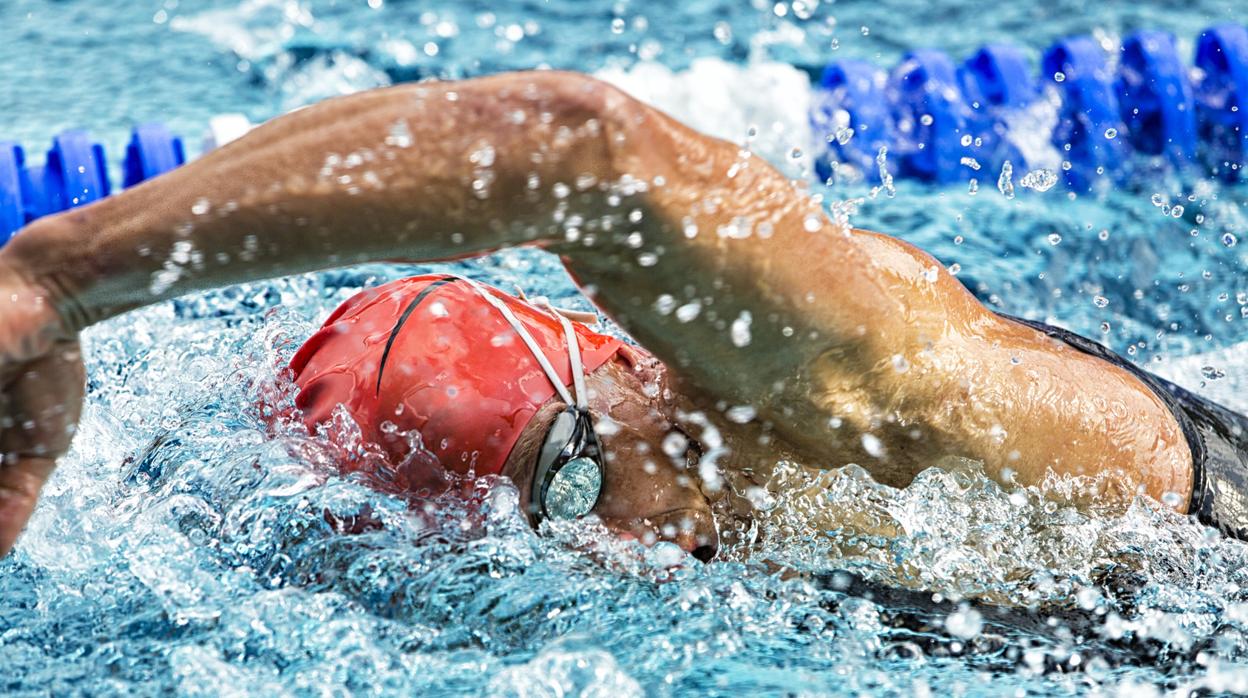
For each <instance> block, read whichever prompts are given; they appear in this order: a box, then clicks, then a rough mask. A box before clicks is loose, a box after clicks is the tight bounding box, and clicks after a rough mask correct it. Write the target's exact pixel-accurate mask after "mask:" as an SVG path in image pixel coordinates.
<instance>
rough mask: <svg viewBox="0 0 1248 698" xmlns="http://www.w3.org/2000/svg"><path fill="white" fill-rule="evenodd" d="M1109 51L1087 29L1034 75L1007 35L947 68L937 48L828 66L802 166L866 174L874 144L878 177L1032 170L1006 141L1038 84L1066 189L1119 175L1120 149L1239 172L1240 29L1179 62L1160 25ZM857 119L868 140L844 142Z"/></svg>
mask: <svg viewBox="0 0 1248 698" xmlns="http://www.w3.org/2000/svg"><path fill="white" fill-rule="evenodd" d="M1118 51H1119V53H1118V55H1117V56H1115V57H1114V58H1115V60H1110V58H1111V57H1110V55H1109V51H1107V50H1106V49H1105V48H1104V47H1103V46H1101V44H1100V43H1098V42H1097V41H1095V40H1093V39H1092V38H1091V37H1087V36H1076V37H1069V38H1066V39H1062V40H1060V41H1058V42H1056V43H1054V44H1053V45H1052V46H1050V47H1049V48H1048V49H1047V50H1046V51H1044V52H1043V54H1042V56H1041V61H1040V79H1039V80H1036V79H1035V78H1034V77H1033V75H1034V74H1033V73H1032V71H1031V70H1030V69H1029V67H1028V62H1027V60H1026V58H1025V55H1024V53H1023V51H1022V50H1021V49H1019V48H1018V47H1015V46H1011V45H1008V44H988V45H986V46H984V47H982V48H980V49H979V50H978V51H976V52H975V53H974V54H972V55H971V56H970V57H968V58H967V59H966V60H965V62H964V63H962V64H961V65H960V66H956V67H955V64H954V62H953V59H951V58H950V57H949V56H947V55H946V54H944V53H941V52H939V51H934V50H928V49H924V50H919V51H912V52H910V53H908V54H906V55H905V57H903V59H902V61H901V63H900V64H899V65H898V66H896V67H895V68H894V69H893V70H892V71H891V72H890V73H888V78H887V80H886V81H884V82H881V78H880V76H881V75H884V73H883V71H881V70H880V69H879V68H878V67H876V66H872V65H870V64H868V63H864V62H862V61H854V60H845V61H835V62H833V63H832V64H830V65H828V66H827V67H826V68H825V69H824V72H823V79H822V81H821V82H820V85H819V87H818V88H817V89H816V90H815V95H814V97H813V99H812V105H813V106H812V112H811V119H810V121H811V125H812V128H813V129H814V132H815V135H816V138H817V139H820V140H821V141H826V142H827V144H828V146H827V148H826V149H824V152H822V153H821V154H819V158H818V159H817V160H816V163H815V168H816V173H817V174H818V175H819V176H820V177H821V178H823V179H825V180H826V179H828V178H832V177H835V176H836V173H837V171H838V169H839V168H841V167H842V166H849V167H850V168H851V169H853V170H855V171H857V172H858V173H861V175H862V176H863V177H865V178H866V179H868V180H870V181H877V182H878V181H879V180H880V176H881V175H880V168H879V166H878V165H877V162H876V157H877V156H878V155H879V153H880V151H881V148H887V153H888V154H889V155H894V154H895V155H896V156H897V157H896V158H895V159H892V160H890V161H889V169H890V172H889V174H891V175H897V176H902V177H912V178H915V179H919V180H922V181H926V182H936V183H948V182H952V181H958V180H963V181H965V180H967V179H972V178H982V177H983V176H985V174H986V173H984V172H978V171H979V170H989V171H998V170H999V169H1000V168H1001V167H1002V166H1003V164H1004V162H1005V161H1006V160H1009V161H1010V162H1011V163H1012V164H1013V166H1014V167H1015V168H1030V167H1033V166H1043V165H1041V164H1040V163H1031V162H1028V160H1027V158H1026V156H1025V154H1024V152H1022V150H1023V149H1022V148H1020V143H1021V142H1022V140H1023V138H1022V136H1023V135H1024V134H1022V133H1021V132H1020V133H1018V134H1013V135H1015V136H1017V137H1011V136H1012V134H1011V132H1010V129H1011V128H1014V127H1015V126H1013V124H1015V123H1016V122H1019V121H1020V120H1019V119H1018V118H1016V116H1017V115H1019V114H1020V113H1021V112H1024V111H1026V110H1028V109H1029V108H1030V107H1031V106H1032V105H1033V104H1035V103H1036V102H1037V101H1038V100H1040V99H1042V98H1043V97H1046V94H1045V93H1046V92H1047V93H1048V95H1051V97H1052V101H1054V102H1055V103H1056V105H1057V120H1056V123H1055V124H1054V126H1053V129H1052V133H1051V139H1050V145H1051V146H1052V148H1053V150H1054V151H1055V152H1056V155H1057V156H1058V157H1059V158H1060V168H1061V171H1062V172H1061V174H1062V175H1063V178H1064V179H1065V181H1066V185H1067V186H1068V187H1069V188H1070V189H1071V190H1072V191H1077V192H1078V191H1087V190H1089V189H1091V188H1092V187H1094V186H1096V185H1097V183H1098V182H1105V183H1108V184H1111V185H1112V184H1113V183H1116V182H1119V181H1121V179H1122V178H1123V177H1124V176H1125V175H1127V174H1129V172H1130V170H1131V166H1132V156H1133V153H1138V154H1140V155H1144V156H1147V157H1150V158H1156V159H1159V161H1161V162H1165V163H1169V164H1170V165H1171V166H1174V167H1176V168H1184V167H1189V166H1191V165H1192V164H1193V163H1202V164H1203V165H1204V166H1205V167H1206V169H1207V170H1208V171H1209V172H1211V173H1212V174H1214V175H1215V176H1218V177H1220V178H1222V179H1223V180H1225V181H1228V182H1236V181H1241V180H1243V179H1245V174H1244V172H1245V168H1248V29H1245V28H1244V27H1243V26H1241V25H1237V24H1222V25H1218V26H1214V27H1210V28H1209V29H1207V30H1205V31H1204V32H1202V33H1201V35H1200V37H1199V38H1198V40H1197V46H1196V55H1195V61H1194V67H1193V68H1190V69H1189V68H1188V67H1187V66H1185V65H1184V64H1183V62H1182V61H1181V60H1180V58H1179V55H1178V51H1177V49H1176V47H1175V40H1174V37H1173V36H1172V35H1170V34H1168V33H1165V32H1160V31H1149V30H1146V31H1139V32H1136V33H1133V34H1130V35H1128V36H1126V37H1124V39H1123V41H1122V45H1121V46H1120V47H1119V49H1118ZM1022 123H1029V122H1027V121H1026V120H1022ZM862 127H865V128H866V132H867V133H870V134H871V135H870V137H869V138H867V139H864V140H858V139H859V138H860V136H861V135H862V132H863V128H862ZM1031 128H1033V129H1034V127H1031ZM848 129H852V131H851V130H848ZM847 136H848V137H847ZM1029 152H1031V151H1029ZM1055 164H1056V163H1055ZM977 172H978V174H977Z"/></svg>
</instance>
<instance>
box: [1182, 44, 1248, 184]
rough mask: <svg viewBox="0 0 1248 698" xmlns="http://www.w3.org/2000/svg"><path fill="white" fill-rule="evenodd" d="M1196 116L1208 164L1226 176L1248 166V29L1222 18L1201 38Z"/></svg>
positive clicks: (1232, 177)
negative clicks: (1227, 22) (1220, 22)
mask: <svg viewBox="0 0 1248 698" xmlns="http://www.w3.org/2000/svg"><path fill="white" fill-rule="evenodd" d="M1196 70H1197V71H1198V75H1199V77H1200V79H1199V80H1197V81H1196V89H1195V99H1196V117H1197V118H1196V121H1197V124H1198V128H1199V132H1200V140H1201V142H1202V143H1204V144H1205V147H1206V149H1207V150H1206V153H1205V164H1206V166H1207V167H1209V168H1210V170H1211V171H1212V172H1213V173H1214V174H1215V175H1217V176H1218V177H1220V178H1221V179H1223V180H1224V181H1228V182H1234V181H1238V180H1241V179H1245V174H1244V170H1245V167H1248V29H1245V28H1244V27H1243V26H1240V25H1236V24H1221V25H1218V26H1216V27H1210V28H1208V29H1206V30H1205V31H1204V32H1202V33H1201V35H1200V38H1199V39H1197V41H1196Z"/></svg>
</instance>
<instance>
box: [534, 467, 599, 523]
mask: <svg viewBox="0 0 1248 698" xmlns="http://www.w3.org/2000/svg"><path fill="white" fill-rule="evenodd" d="M601 492H602V469H601V468H599V467H598V464H597V463H596V462H594V460H593V459H591V458H586V457H584V456H581V457H579V458H573V459H572V460H570V461H568V462H567V463H564V465H563V467H562V468H559V470H558V471H556V472H555V475H554V477H553V478H552V479H551V481H550V485H549V486H547V488H546V501H545V505H546V512H547V513H548V514H549V515H550V516H551V518H554V519H576V518H579V517H582V516H585V515H586V514H588V513H589V512H590V511H591V510H592V509H593V508H594V505H595V504H596V503H597V502H598V495H599V494H601Z"/></svg>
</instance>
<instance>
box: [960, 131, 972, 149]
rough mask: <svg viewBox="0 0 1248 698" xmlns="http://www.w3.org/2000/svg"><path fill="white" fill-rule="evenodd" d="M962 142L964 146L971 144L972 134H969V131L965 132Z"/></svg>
mask: <svg viewBox="0 0 1248 698" xmlns="http://www.w3.org/2000/svg"><path fill="white" fill-rule="evenodd" d="M961 142H962V145H963V147H965V146H969V145H970V144H971V134H969V133H967V134H964V135H963V136H962V141H961Z"/></svg>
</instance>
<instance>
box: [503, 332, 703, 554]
mask: <svg viewBox="0 0 1248 698" xmlns="http://www.w3.org/2000/svg"><path fill="white" fill-rule="evenodd" d="M664 381H665V375H664V369H663V366H662V364H660V363H659V362H658V361H657V360H655V359H654V358H653V357H651V356H649V355H648V354H646V353H644V352H642V351H640V350H637V349H634V348H631V347H622V348H621V350H620V351H618V352H617V353H616V354H615V355H614V356H612V357H611V359H610V360H609V361H607V362H606V363H604V364H603V365H602V366H600V367H599V368H598V369H596V370H595V371H593V372H592V373H591V374H589V376H588V380H587V381H586V387H587V388H588V390H589V410H590V413H591V415H592V416H593V418H594V420H595V423H596V425H597V432H598V437H599V439H600V441H601V447H602V451H603V455H604V458H603V460H604V467H603V470H602V473H603V477H602V488H601V493H600V496H599V497H598V498H597V501H596V502H595V504H594V507H593V509H592V513H593V514H594V515H596V516H597V517H598V518H599V519H601V520H602V522H603V524H604V525H606V526H607V528H609V529H611V530H612V531H614V532H615V533H617V534H619V535H621V536H623V537H627V538H635V539H637V540H640V541H642V542H643V543H645V544H646V545H652V544H653V543H655V542H658V541H668V542H672V543H675V544H677V545H679V546H680V547H681V548H682V549H684V550H685V551H686V552H688V553H690V554H692V555H693V556H694V557H696V558H698V559H700V560H702V561H704V562H705V561H707V560H710V559H711V558H712V557H714V555H715V553H716V551H717V549H718V546H719V538H718V534H717V533H716V529H715V522H714V519H713V518H712V516H711V508H710V505H709V503H708V502H707V499H706V497H705V496H704V495H703V493H702V491H701V481H700V479H699V477H698V474H697V473H698V462H699V459H700V458H701V456H702V455H703V448H702V445H701V443H700V442H699V441H698V440H697V439H696V438H693V437H692V436H690V435H689V434H687V433H686V432H685V431H683V430H682V429H681V428H680V426H678V424H677V423H676V421H675V419H674V416H673V414H672V413H673V410H672V408H671V406H670V404H669V402H668V401H666V400H664V399H663V397H662V392H663V383H664ZM566 409H567V405H566V404H565V403H563V402H562V401H560V400H558V399H557V398H556V399H552V400H551V401H550V402H549V403H547V404H546V405H544V406H543V407H542V409H541V410H539V411H538V413H537V415H535V416H534V418H533V419H532V420H531V421H530V423H529V425H528V426H527V427H526V428H525V430H524V433H523V434H522V435H521V436H520V439H519V440H518V441H517V443H516V447H515V449H514V450H513V451H512V452H511V455H510V457H509V458H508V459H507V463H506V465H505V466H504V468H503V474H504V475H507V476H508V477H509V478H511V480H512V481H513V482H515V483H516V486H517V487H518V488H519V491H520V498H521V504H522V505H523V507H524V509H525V511H527V512H528V513H529V518H530V521H531V522H534V523H536V522H537V521H538V520H539V519H540V518H542V517H543V516H545V515H547V513H546V512H544V511H543V506H542V504H543V503H542V502H541V501H537V500H540V499H541V497H542V494H541V487H540V483H538V486H536V487H535V486H534V485H535V479H536V478H537V477H538V470H539V469H540V468H539V460H540V456H541V452H542V447H543V446H544V445H545V443H546V442H547V436H548V434H549V433H550V429H551V427H552V426H553V425H554V424H555V422H556V421H557V420H558V419H559V416H560V414H562V413H563V412H564V411H565V410H566Z"/></svg>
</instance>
